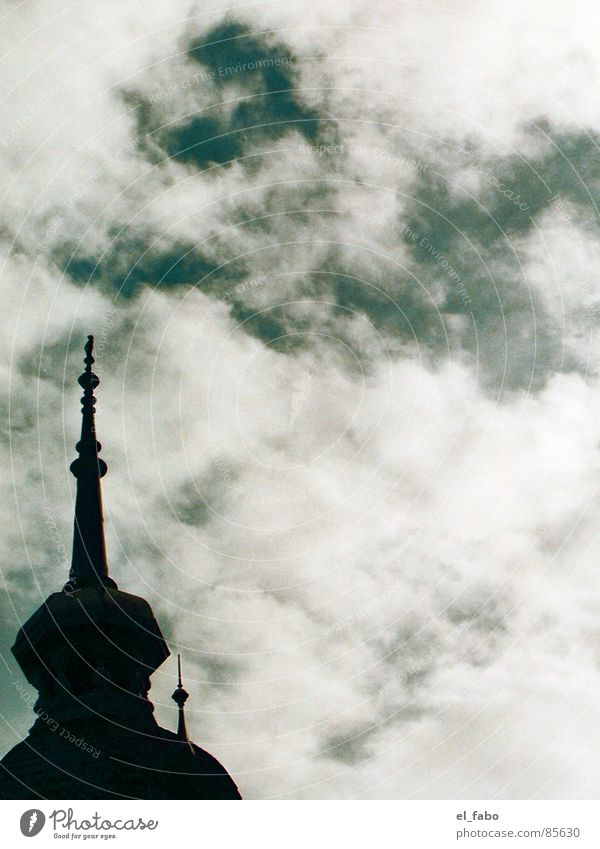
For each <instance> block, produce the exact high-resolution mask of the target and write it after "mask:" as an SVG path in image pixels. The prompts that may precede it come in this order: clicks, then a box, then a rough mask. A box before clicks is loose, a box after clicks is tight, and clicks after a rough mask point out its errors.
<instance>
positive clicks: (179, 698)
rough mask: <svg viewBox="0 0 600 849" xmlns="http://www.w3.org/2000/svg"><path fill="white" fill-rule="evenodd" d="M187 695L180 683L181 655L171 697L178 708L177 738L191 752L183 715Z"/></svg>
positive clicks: (178, 658) (178, 656)
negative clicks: (175, 686)
mask: <svg viewBox="0 0 600 849" xmlns="http://www.w3.org/2000/svg"><path fill="white" fill-rule="evenodd" d="M189 695H190V694H189V693H188V692H187V690H184V689H183V684H182V683H181V655H180V654H178V655H177V689H176V690H175V692H174V693H173V695H172V696H171V698H172V699H173V701H174V702H175V704H176V705H177V707H178V708H179V719H178V721H177V738H178V739H179V740H181V741H182V742H185V743H187V744H188V746H189V748H190V749H191V751H192V752H193V751H194V749H193V747H192V744H191V743H190V741H189V738H188V733H187V728H186V725H185V713H184V706H185V703H186V702H187V700H188V698H189Z"/></svg>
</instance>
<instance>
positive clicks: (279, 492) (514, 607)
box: [0, 0, 600, 798]
mask: <svg viewBox="0 0 600 849" xmlns="http://www.w3.org/2000/svg"><path fill="white" fill-rule="evenodd" d="M209 6H210V7H211V8H209ZM575 7H576V8H575V9H574V7H573V3H572V2H566V0H564V2H561V1H560V0H559V1H558V2H554V3H552V4H548V3H547V2H543V0H534V2H530V3H527V4H526V5H525V6H524V5H523V4H522V3H519V2H516V0H507V1H506V2H503V3H496V2H493V0H481V2H476V0H473V2H466V0H465V2H459V0H452V2H443V0H442V2H438V3H437V4H435V5H428V4H420V3H410V2H400V0H395V2H383V3H380V4H377V5H376V6H375V7H374V5H373V4H372V3H369V2H366V0H343V2H342V0H335V2H332V3H326V4H312V5H310V7H307V5H306V4H305V3H300V2H286V3H283V2H259V3H253V4H247V5H241V6H234V5H228V4H221V3H218V2H217V3H215V4H192V3H189V2H185V0H174V2H169V3H152V4H148V3H145V2H130V1H129V0H119V2H116V1H115V2H113V0H105V2H103V3H102V4H101V5H99V4H98V3H93V2H78V3H75V4H73V5H69V6H68V7H67V6H65V4H64V3H60V2H57V1H56V0H47V2H45V3H43V4H34V3H27V4H19V5H17V4H13V3H7V2H4V3H2V7H1V9H2V24H1V26H0V41H1V47H0V53H1V59H0V80H2V88H1V90H0V98H1V100H2V107H3V108H2V115H3V124H2V126H1V128H0V194H1V196H2V201H1V203H0V252H1V256H0V268H1V272H0V273H1V285H2V294H3V304H4V306H3V309H2V316H1V320H2V322H3V325H4V326H3V328H2V333H1V334H0V369H1V376H2V381H1V389H0V392H1V395H0V399H1V402H2V406H3V409H4V411H5V412H4V418H3V421H4V426H3V428H2V443H1V445H2V457H1V466H0V469H1V476H2V477H1V480H2V484H1V485H2V493H3V498H2V504H3V509H2V517H1V526H0V531H1V533H0V545H1V566H2V573H3V578H4V590H3V594H2V602H1V603H2V630H1V632H0V651H1V658H2V659H3V662H2V663H0V675H1V681H0V685H1V686H0V689H1V691H2V693H3V701H2V708H1V710H2V721H1V722H0V731H1V743H2V751H4V750H6V749H8V748H9V747H10V746H12V745H14V743H15V742H16V741H17V740H18V739H20V737H21V736H22V735H24V734H26V732H27V729H28V728H29V727H30V725H31V724H32V721H33V718H34V717H33V713H32V712H31V710H30V709H29V708H28V706H27V705H24V704H23V701H22V700H21V699H20V698H19V694H18V692H17V688H16V686H15V684H17V683H18V684H21V683H22V681H23V678H22V675H21V673H20V671H19V669H18V667H17V665H16V663H15V661H14V659H13V658H12V655H11V654H10V646H11V645H12V642H13V640H14V636H15V634H16V631H17V629H18V627H19V623H20V622H21V621H23V620H24V619H25V618H27V617H28V616H29V615H30V614H31V613H32V612H33V610H34V609H35V608H36V607H37V606H38V605H39V604H40V603H41V602H42V601H43V599H44V598H45V597H46V596H47V595H48V593H50V592H54V591H56V590H58V589H59V588H60V587H61V586H62V583H64V579H65V576H66V574H67V571H68V563H66V562H65V557H64V556H63V547H64V549H66V551H67V552H68V551H69V550H70V545H71V526H72V504H73V496H74V488H73V487H74V479H73V478H72V476H71V475H70V474H69V472H68V464H69V462H70V461H71V460H72V459H73V457H74V453H75V452H74V445H75V442H76V440H77V432H78V428H79V426H80V415H79V409H80V407H79V396H80V390H79V387H78V386H77V384H76V378H77V376H78V374H79V373H80V371H81V359H82V345H83V342H84V341H85V336H86V335H87V334H88V333H93V334H94V335H95V336H96V351H97V363H96V367H95V370H96V371H97V373H98V374H99V376H100V378H101V386H100V388H99V390H98V393H97V394H98V405H97V410H98V413H97V427H98V432H99V436H100V439H101V441H102V443H103V457H104V459H105V460H106V462H107V463H108V465H109V473H108V476H107V477H106V478H105V479H104V500H105V508H106V531H107V544H108V549H109V556H110V568H111V572H112V574H113V576H114V577H115V579H116V580H117V581H118V583H119V586H120V588H121V589H123V590H126V591H129V592H133V593H137V594H141V595H143V596H145V597H146V598H147V599H148V600H149V602H150V603H151V604H152V606H153V608H154V610H155V613H156V615H157V617H158V618H159V620H160V622H161V625H162V626H163V628H164V631H165V633H166V635H167V637H168V639H169V643H170V647H171V650H172V651H173V652H177V651H180V652H181V653H182V656H183V662H184V669H185V686H186V688H187V689H188V690H189V691H190V693H191V698H190V700H189V702H188V706H187V713H188V725H189V728H190V732H191V734H192V736H193V739H194V740H195V741H196V742H197V743H198V744H199V745H201V746H203V747H204V748H206V749H208V750H209V751H210V752H212V753H214V754H215V755H216V756H217V757H219V759H220V760H222V761H223V763H224V764H225V765H226V767H227V768H228V769H229V770H230V772H231V773H232V774H233V776H234V777H235V779H236V781H237V783H238V784H239V786H240V789H241V791H242V794H243V795H244V796H246V797H248V798H275V797H278V798H279V797H283V798H354V797H361V798H477V797H500V798H589V797H597V796H598V794H599V793H600V767H599V764H600V739H599V736H598V717H599V716H600V669H599V664H600V630H599V627H600V626H599V625H598V621H599V617H600V582H599V581H598V578H597V575H598V568H599V566H598V564H599V562H600V540H599V539H598V529H599V527H600V385H599V384H600V381H599V378H598V370H599V365H600V350H599V348H598V344H597V333H596V330H597V325H598V318H599V311H600V277H599V272H598V269H599V268H600V230H599V227H598V223H599V222H598V210H597V207H596V199H597V198H598V196H599V194H598V193H599V189H600V152H599V148H598V138H599V134H600V109H599V107H598V90H599V88H600V44H599V42H598V26H599V24H600V17H599V13H598V10H597V4H596V3H595V2H593V0H589V2H588V0H577V2H576V4H575ZM175 674H176V671H175V663H174V661H173V659H170V660H169V661H168V662H167V663H165V664H164V666H163V667H162V668H161V669H160V670H159V671H158V672H157V673H156V674H155V675H154V677H153V686H152V690H151V695H152V697H153V700H154V702H155V704H156V711H157V716H158V719H159V721H160V722H161V723H162V724H164V725H167V726H169V727H174V726H175V723H176V715H175V710H176V709H175V707H174V705H173V703H172V702H171V701H170V698H169V697H170V693H171V692H172V690H173V686H174V681H175Z"/></svg>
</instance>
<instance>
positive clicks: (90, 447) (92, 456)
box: [63, 336, 117, 592]
mask: <svg viewBox="0 0 600 849" xmlns="http://www.w3.org/2000/svg"><path fill="white" fill-rule="evenodd" d="M93 348H94V337H93V336H88V338H87V342H86V345H85V348H84V350H85V358H84V360H83V362H84V363H85V371H84V372H83V374H82V375H80V377H79V379H78V383H79V385H80V386H81V388H82V389H83V396H82V398H81V416H82V419H81V439H80V440H79V442H78V443H77V445H76V446H75V447H76V450H77V452H78V454H79V457H78V458H77V459H76V460H74V461H73V462H72V463H71V472H72V473H73V475H74V476H75V477H76V478H77V496H76V499H75V528H74V533H73V557H72V561H71V570H70V572H69V581H68V583H67V584H65V586H64V588H63V589H64V591H65V592H75V591H76V590H78V589H81V587H84V586H106V587H112V588H113V589H116V588H117V585H116V583H115V582H114V581H113V579H112V578H110V577H109V575H108V563H107V560H106V545H105V542H104V518H103V515H102V492H101V489H100V480H101V478H103V477H104V475H105V474H106V472H107V470H108V468H107V465H106V463H105V462H104V460H101V459H100V458H99V457H98V453H99V451H100V450H101V448H102V446H101V445H100V443H99V442H97V441H96V422H95V410H94V407H95V404H96V398H95V397H94V390H95V389H96V388H97V387H98V384H99V383H100V380H99V379H98V377H97V375H95V374H94V372H93V371H92V365H93V363H94V357H93V356H92V351H93Z"/></svg>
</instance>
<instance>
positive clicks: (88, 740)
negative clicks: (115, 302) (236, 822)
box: [0, 336, 240, 799]
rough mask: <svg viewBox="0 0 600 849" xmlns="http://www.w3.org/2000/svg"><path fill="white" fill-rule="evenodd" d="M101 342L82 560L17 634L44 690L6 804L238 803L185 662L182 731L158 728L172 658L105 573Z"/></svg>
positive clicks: (88, 349) (179, 699)
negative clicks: (208, 742) (164, 673)
mask: <svg viewBox="0 0 600 849" xmlns="http://www.w3.org/2000/svg"><path fill="white" fill-rule="evenodd" d="M92 349H93V337H91V336H89V337H88V342H87V344H86V346H85V354H86V356H85V360H84V363H85V371H84V373H83V374H82V375H81V377H80V378H79V384H80V386H81V387H82V389H83V397H82V399H81V404H82V422H81V439H80V441H79V442H78V443H77V446H76V449H77V453H78V455H79V456H78V458H77V459H76V460H74V462H73V463H72V464H71V472H72V473H73V475H74V476H75V478H76V479H77V495H76V500H75V526H74V534H73V556H72V563H71V570H70V573H69V576H68V580H67V582H66V584H65V585H64V587H63V588H62V591H60V592H56V593H53V594H52V595H50V596H49V597H48V598H47V599H46V601H45V602H44V604H42V606H41V607H40V608H39V609H38V610H36V612H35V613H34V614H33V615H32V616H31V618H30V619H29V620H28V621H27V622H26V623H25V624H24V625H23V627H22V628H21V629H20V630H19V632H18V634H17V638H16V641H15V645H14V646H13V649H12V651H13V654H14V656H15V658H16V659H17V662H18V663H19V666H20V667H21V669H22V671H23V674H24V675H25V677H26V678H27V680H28V681H29V683H30V684H31V685H33V687H35V689H36V690H37V691H38V694H39V697H38V699H37V701H36V703H35V706H34V712H35V713H36V715H37V719H36V721H35V722H34V724H33V726H32V728H31V729H30V731H29V734H28V736H27V737H26V739H25V740H23V741H22V742H21V743H19V744H18V745H16V746H15V747H14V748H13V749H11V750H10V752H8V754H7V755H5V757H4V758H3V759H2V761H0V798H2V799H127V798H130V799H131V798H133V799H239V798H240V795H239V792H238V789H237V787H236V785H235V783H234V782H233V780H232V779H231V777H230V776H229V775H228V773H227V772H226V770H225V769H224V768H223V767H222V766H221V764H220V763H219V762H218V761H217V760H216V759H215V758H213V757H212V756H211V755H209V754H208V753H207V752H205V751H204V750H203V749H201V748H199V747H198V746H196V745H195V744H194V743H192V742H190V741H189V739H188V735H187V730H186V725H185V715H184V705H185V701H186V699H187V698H188V694H187V693H186V691H185V690H184V689H183V684H182V680H181V663H180V661H179V663H178V669H179V680H178V685H177V688H176V690H175V692H174V694H173V699H174V700H175V702H176V703H177V705H178V708H179V723H178V731H177V733H175V732H171V731H168V730H167V729H165V728H161V727H160V726H159V725H158V724H157V722H156V720H155V718H154V706H153V705H152V702H151V701H150V699H149V698H148V691H149V689H150V677H151V675H152V674H153V672H154V671H155V670H156V669H158V667H159V666H160V665H161V664H162V663H163V662H164V661H165V660H166V658H167V657H168V656H169V649H168V648H167V645H166V643H165V640H164V637H163V635H162V633H161V630H160V627H159V625H158V622H157V621H156V619H155V617H154V614H153V612H152V609H151V607H150V605H149V604H148V602H147V601H145V600H144V599H143V598H139V597H138V596H134V595H131V594H129V593H126V592H123V591H122V590H120V589H119V588H118V587H117V584H116V583H115V581H114V580H113V579H112V578H111V577H110V575H109V572H108V563H107V558H106V547H105V542H104V524H103V516H102V493H101V479H102V478H103V477H104V475H105V474H106V472H107V466H106V463H105V462H104V460H102V459H101V458H100V457H99V452H100V450H101V445H100V443H99V442H98V441H97V439H96V427H95V410H94V407H95V403H96V398H95V396H94V392H95V390H96V388H97V386H98V384H99V380H98V377H97V376H96V375H95V374H94V373H93V371H92V365H93V363H94V358H93V356H92Z"/></svg>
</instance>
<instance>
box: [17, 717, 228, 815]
mask: <svg viewBox="0 0 600 849" xmlns="http://www.w3.org/2000/svg"><path fill="white" fill-rule="evenodd" d="M67 734H70V735H73V736H71V737H68V736H67ZM0 798H3V799H239V798H241V797H240V794H239V791H238V789H237V787H236V785H235V783H234V781H233V780H232V778H231V777H230V776H229V774H228V773H227V771H226V770H225V769H224V767H223V766H222V765H221V764H220V763H219V762H218V761H217V760H216V758H214V757H212V755H209V754H208V752H205V751H204V750H203V749H201V748H200V747H199V746H196V745H194V744H192V745H191V746H190V744H188V743H187V742H185V741H181V740H178V739H177V737H176V735H175V734H173V733H172V732H171V731H168V730H167V729H165V728H161V727H160V726H158V725H156V726H155V732H154V733H153V734H152V735H148V734H140V733H139V732H137V731H134V730H126V729H122V728H118V727H111V730H110V732H109V733H107V728H106V725H103V726H101V727H94V723H93V722H90V721H87V720H86V721H83V722H80V723H73V724H72V725H71V726H70V727H69V729H68V731H67V730H66V729H64V728H62V727H59V728H57V729H56V730H55V731H52V729H51V728H50V727H48V725H47V724H45V723H41V724H40V720H38V721H37V722H36V724H35V726H34V727H33V728H32V730H31V732H30V734H29V736H28V737H27V738H26V739H25V740H23V742H21V743H19V744H18V745H16V746H15V747H14V748H13V749H11V751H10V752H8V754H7V755H6V756H5V757H4V758H3V759H2V761H1V762H0Z"/></svg>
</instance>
